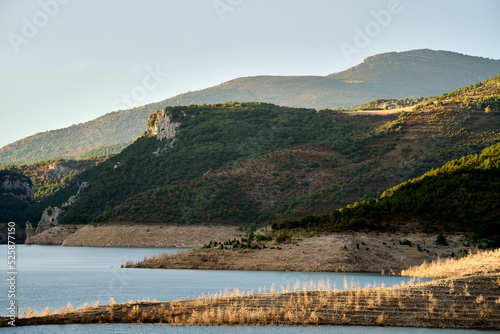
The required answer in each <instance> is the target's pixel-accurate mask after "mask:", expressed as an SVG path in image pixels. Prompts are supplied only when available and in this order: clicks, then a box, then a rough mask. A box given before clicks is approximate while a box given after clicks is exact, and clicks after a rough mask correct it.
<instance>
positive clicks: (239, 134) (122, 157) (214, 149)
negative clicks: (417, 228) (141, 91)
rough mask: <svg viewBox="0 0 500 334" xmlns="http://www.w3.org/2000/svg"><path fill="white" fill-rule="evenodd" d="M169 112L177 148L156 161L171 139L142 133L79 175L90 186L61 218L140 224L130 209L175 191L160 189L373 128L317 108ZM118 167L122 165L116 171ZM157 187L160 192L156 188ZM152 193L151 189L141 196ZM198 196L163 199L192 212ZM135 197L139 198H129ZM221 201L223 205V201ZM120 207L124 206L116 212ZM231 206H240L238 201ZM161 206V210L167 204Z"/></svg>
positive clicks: (247, 106) (248, 106) (257, 106)
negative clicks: (176, 125)
mask: <svg viewBox="0 0 500 334" xmlns="http://www.w3.org/2000/svg"><path fill="white" fill-rule="evenodd" d="M166 110H167V111H168V112H169V113H170V114H171V115H172V120H173V121H175V122H180V123H181V126H180V128H179V132H178V133H177V135H176V139H177V141H176V142H175V145H174V147H173V148H170V149H168V150H167V151H166V152H165V153H163V154H160V155H159V156H155V155H153V154H152V153H153V152H155V151H156V150H157V149H158V148H163V147H165V145H166V142H165V141H158V140H157V139H156V138H155V137H152V136H144V137H142V138H139V139H138V140H137V141H136V142H135V143H134V144H133V145H131V146H129V147H127V148H126V149H125V150H123V152H121V153H120V154H119V155H117V156H115V157H113V158H111V159H108V160H107V161H105V162H103V163H102V164H100V165H99V166H97V167H96V168H94V169H92V170H91V171H88V172H84V173H82V174H81V175H80V176H79V179H80V180H85V181H88V182H89V183H90V185H91V186H90V187H89V188H88V189H86V191H85V192H84V193H83V195H82V197H81V198H80V200H79V201H78V202H77V203H76V204H75V205H73V206H71V207H70V208H69V209H68V211H67V212H66V213H64V214H63V215H61V217H60V221H62V222H89V221H91V220H98V221H102V220H105V219H110V218H112V217H113V216H117V215H120V216H122V219H123V220H129V219H136V218H135V217H139V216H140V213H138V212H137V214H136V212H131V211H130V210H132V209H131V208H132V207H137V205H133V204H131V203H135V202H137V201H139V202H141V203H147V202H148V201H151V202H154V198H155V196H157V195H158V194H172V191H173V190H170V189H163V188H162V187H169V186H177V185H178V186H180V187H184V186H185V183H186V182H189V181H190V180H193V179H195V178H198V177H201V176H202V175H203V174H204V173H206V172H207V171H210V170H215V169H217V168H220V167H225V166H231V165H233V164H235V163H236V162H239V161H242V160H245V159H249V158H252V157H256V156H260V155H262V154H265V153H267V152H271V151H275V150H278V149H283V148H288V147H291V146H295V145H299V144H302V143H307V142H317V141H325V142H335V141H337V140H339V139H341V138H342V139H344V138H353V140H355V138H357V137H360V136H366V132H367V130H369V127H367V126H364V125H360V119H363V116H359V117H353V116H347V115H345V114H342V113H336V112H331V111H327V110H323V111H321V112H316V111H315V110H313V109H295V108H286V107H278V106H275V105H272V104H267V103H236V102H230V103H224V104H216V105H202V106H195V105H192V106H188V107H169V108H167V109H166ZM360 154H362V153H360ZM360 157H361V155H360ZM118 163H121V164H120V165H119V166H118V165H117V164H118ZM186 166H189V167H188V168H186ZM115 167H116V168H115ZM214 182H215V184H216V183H217V181H214ZM224 182H225V181H224ZM289 182H290V180H289ZM227 184H229V183H227ZM191 186H193V187H195V188H196V187H201V188H202V190H199V191H203V189H204V187H205V186H202V185H200V184H198V183H195V184H192V185H191ZM224 187H225V186H224ZM224 187H220V186H219V187H217V188H218V189H222V188H224ZM155 188H156V189H157V190H153V189H155ZM148 190H151V191H150V192H147V193H143V192H145V191H148ZM186 191H187V190H186ZM196 191H198V190H196ZM196 191H195V190H189V191H187V192H186V193H185V194H181V193H178V194H177V195H176V196H172V198H175V200H173V201H171V202H169V203H166V202H165V203H164V205H172V206H175V205H176V204H175V203H176V201H180V203H183V204H182V205H185V206H186V207H189V208H191V209H192V210H193V211H198V209H197V208H196V207H193V204H194V203H196V202H193V199H192V198H193V196H194V192H196ZM141 193H143V194H141ZM134 195H137V197H133V198H130V200H128V201H126V200H127V198H129V197H131V196H134ZM219 195H220V196H225V195H224V192H223V191H218V192H216V193H215V194H213V195H212V196H214V197H216V196H219ZM168 198H171V195H168ZM218 199H220V200H222V201H223V197H219V198H218ZM121 203H123V205H122V206H121V207H119V208H116V209H113V207H116V206H117V205H120V204H121ZM242 203H243V204H241V205H243V206H245V207H248V206H249V204H248V203H246V202H242ZM234 205H235V206H236V207H238V206H239V205H240V204H238V203H235V204H234ZM253 205H255V204H253ZM160 206H161V207H164V206H163V204H160ZM222 207H223V206H221V208H222ZM236 207H231V208H230V207H226V209H228V210H231V212H233V215H236V216H237V215H239V213H238V212H239V209H236ZM103 211H104V213H103ZM189 211H190V212H191V210H189ZM141 212H142V211H141ZM144 212H145V211H144ZM168 212H170V211H168ZM165 215H167V214H165ZM184 215H185V214H183V216H184ZM190 216H192V218H190V220H191V221H199V220H198V218H197V217H199V219H202V220H205V219H206V218H209V217H205V215H204V214H202V215H199V214H195V213H193V214H192V215H190ZM248 217H251V219H253V220H257V221H261V220H262V219H264V217H266V218H267V216H265V215H264V216H262V217H260V218H259V217H258V215H256V216H252V213H251V212H249V213H248ZM148 219H149V218H148ZM150 219H151V221H153V222H154V221H156V222H161V221H164V219H159V220H158V219H157V218H154V217H151V218H150Z"/></svg>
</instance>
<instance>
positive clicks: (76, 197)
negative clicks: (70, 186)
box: [62, 182, 90, 208]
mask: <svg viewBox="0 0 500 334" xmlns="http://www.w3.org/2000/svg"><path fill="white" fill-rule="evenodd" d="M89 185H90V184H89V183H88V182H82V183H81V184H80V187H79V188H78V191H77V193H76V195H73V196H71V197H70V198H69V199H68V200H67V201H66V202H64V203H63V205H62V207H63V208H65V207H67V206H70V205H71V204H73V203H75V202H76V201H77V200H78V199H79V198H80V196H81V194H82V191H83V189H85V188H87V187H88V186H89Z"/></svg>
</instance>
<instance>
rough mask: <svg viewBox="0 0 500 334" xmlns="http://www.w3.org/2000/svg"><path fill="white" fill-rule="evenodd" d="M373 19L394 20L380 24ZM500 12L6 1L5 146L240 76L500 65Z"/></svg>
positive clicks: (317, 1) (394, 4)
mask: <svg viewBox="0 0 500 334" xmlns="http://www.w3.org/2000/svg"><path fill="white" fill-rule="evenodd" d="M373 11H374V12H376V13H387V12H388V13H391V11H392V13H391V14H390V16H391V17H390V18H389V17H387V16H384V15H382V14H380V15H382V16H381V18H380V20H382V21H381V23H377V24H378V28H377V26H376V25H375V26H374V25H373V22H376V19H375V17H374V14H373ZM381 11H386V12H381ZM498 13H500V1H497V0H474V1H459V0H443V1H436V0H434V1H430V0H421V1H417V0H399V1H398V0H370V1H368V0H363V1H361V0H360V1H347V0H345V1H335V0H331V1H328V0H307V1H306V0H215V1H214V0H170V1H169V0H163V1H160V0H148V1H145V0H143V1H138V0H137V1H132V0H106V1H91V0H85V1H84V0H64V1H63V0H37V1H34V0H23V1H17V0H0V35H1V36H2V38H1V39H0V59H1V62H0V78H1V81H0V147H1V146H4V145H6V144H8V143H11V142H13V141H15V140H18V139H21V138H24V137H26V136H29V135H32V134H35V133H37V132H43V131H47V130H52V129H57V128H62V127H66V126H70V125H72V124H76V123H82V122H86V121H89V120H91V119H94V118H97V117H99V116H102V115H103V114H105V113H107V112H110V111H113V110H115V109H125V107H126V106H140V105H143V104H146V103H151V102H157V101H160V100H163V99H165V98H168V97H171V96H174V95H177V94H180V93H183V92H186V91H193V90H198V89H203V88H206V87H209V86H213V85H217V84H219V83H222V82H224V81H227V80H230V79H233V78H236V77H241V76H253V75H260V74H264V75H327V74H330V73H334V72H338V71H341V70H344V69H347V68H349V67H351V66H354V65H356V64H358V63H360V62H361V61H362V60H363V59H364V58H365V57H367V56H371V55H374V54H377V53H382V52H389V51H407V50H412V49H420V48H429V49H434V50H449V51H455V52H460V53H464V54H469V55H474V56H482V57H487V58H494V59H499V58H500V20H498ZM370 22H371V23H372V25H370ZM37 25H38V27H37ZM30 26H31V29H30ZM33 28H34V29H33ZM367 28H371V29H372V30H371V32H370V34H371V35H372V37H370V40H369V43H365V44H366V45H362V44H360V43H359V42H358V44H357V45H356V43H355V35H356V31H357V29H361V30H364V29H367ZM342 43H345V44H342ZM347 44H348V45H351V46H353V47H356V48H357V50H356V53H352V54H350V55H349V56H348V57H346V55H345V54H344V53H343V52H342V50H341V45H347ZM155 71H156V72H160V73H159V74H156V75H152V74H151V72H155ZM165 73H168V75H165ZM123 96H128V98H127V97H123Z"/></svg>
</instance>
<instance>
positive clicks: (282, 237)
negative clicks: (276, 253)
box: [276, 230, 290, 244]
mask: <svg viewBox="0 0 500 334" xmlns="http://www.w3.org/2000/svg"><path fill="white" fill-rule="evenodd" d="M288 239H290V236H289V235H288V233H287V232H286V231H285V230H282V231H280V232H279V233H278V235H277V236H276V242H277V243H279V244H281V243H284V242H285V241H287V240H288Z"/></svg>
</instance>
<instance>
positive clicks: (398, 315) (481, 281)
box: [0, 273, 500, 330]
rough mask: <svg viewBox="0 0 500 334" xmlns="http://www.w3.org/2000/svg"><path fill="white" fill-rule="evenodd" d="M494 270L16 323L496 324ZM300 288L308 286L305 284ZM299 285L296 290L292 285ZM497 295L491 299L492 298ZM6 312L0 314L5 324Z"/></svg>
mask: <svg viewBox="0 0 500 334" xmlns="http://www.w3.org/2000/svg"><path fill="white" fill-rule="evenodd" d="M499 282H500V274H498V273H497V274H488V275H482V276H469V277H460V278H451V279H440V280H434V281H431V282H426V283H419V284H415V285H404V286H399V287H391V288H384V287H379V288H372V289H352V290H343V291H339V290H336V291H332V290H327V289H326V288H325V287H324V289H322V290H320V291H304V290H302V289H303V286H298V287H296V289H295V291H293V292H291V291H283V292H279V293H277V292H271V293H266V294H256V295H245V294H244V293H240V292H238V291H235V292H234V293H225V294H223V295H217V296H202V297H201V298H198V299H189V300H177V301H172V302H149V301H143V302H129V303H126V304H110V305H105V306H97V307H86V308H84V309H79V310H76V311H73V310H66V311H63V312H61V313H59V314H51V315H45V316H37V317H30V318H17V319H16V326H32V325H48V324H112V323H129V324H142V323H156V324H170V325H204V326H207V325H257V326H258V325H284V326H306V325H308V326H314V325H361V326H396V327H420V328H454V329H458V328H463V329H466V328H467V329H497V330H498V329H500V306H499V303H498V300H499V299H500V298H498V296H499V295H500V284H499ZM306 287H307V285H306ZM297 288H298V289H297ZM497 298H498V299H497ZM8 320H9V318H7V317H2V318H0V326H1V327H5V326H7V321H8Z"/></svg>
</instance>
